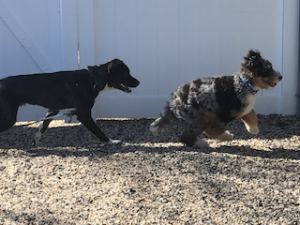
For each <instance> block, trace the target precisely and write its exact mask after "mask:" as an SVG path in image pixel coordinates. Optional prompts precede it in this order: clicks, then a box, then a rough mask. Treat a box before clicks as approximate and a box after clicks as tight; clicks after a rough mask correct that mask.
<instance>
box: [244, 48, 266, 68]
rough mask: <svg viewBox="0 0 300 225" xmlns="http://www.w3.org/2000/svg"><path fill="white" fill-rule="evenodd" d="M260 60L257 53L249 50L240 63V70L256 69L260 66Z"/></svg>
mask: <svg viewBox="0 0 300 225" xmlns="http://www.w3.org/2000/svg"><path fill="white" fill-rule="evenodd" d="M261 59H262V57H261V55H260V52H259V51H254V50H250V51H249V52H248V53H247V55H246V56H245V57H244V60H243V61H242V68H243V69H248V70H250V71H252V68H254V67H255V68H257V67H259V66H260V65H261Z"/></svg>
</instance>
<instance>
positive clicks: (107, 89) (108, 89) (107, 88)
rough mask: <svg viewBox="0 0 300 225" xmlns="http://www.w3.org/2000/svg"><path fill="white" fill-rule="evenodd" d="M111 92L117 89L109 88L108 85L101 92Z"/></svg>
mask: <svg viewBox="0 0 300 225" xmlns="http://www.w3.org/2000/svg"><path fill="white" fill-rule="evenodd" d="M110 90H116V88H114V87H109V86H108V85H107V84H106V85H105V87H104V88H103V89H102V90H101V91H100V92H102V91H110Z"/></svg>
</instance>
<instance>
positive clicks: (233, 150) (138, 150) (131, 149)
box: [0, 145, 300, 160]
mask: <svg viewBox="0 0 300 225" xmlns="http://www.w3.org/2000/svg"><path fill="white" fill-rule="evenodd" d="M185 152H192V153H193V155H195V154H196V155H199V156H201V155H202V154H201V153H203V154H205V155H210V154H211V153H222V155H223V154H229V155H236V156H250V157H258V158H268V159H287V160H290V159H292V160H300V149H299V150H291V149H283V148H274V149H270V150H269V151H264V150H257V149H253V148H251V147H248V146H220V147H217V148H203V149H193V148H189V147H185V146H171V147H144V146H121V145H118V146H94V147H93V146H89V147H88V148H82V147H79V148H77V147H76V148H74V147H40V148H32V149H25V148H24V149H18V150H15V151H14V153H13V154H11V153H10V154H9V155H8V154H5V153H4V152H2V154H1V153H0V158H1V157H24V156H26V157H48V156H59V157H63V158H65V157H82V158H87V159H89V160H93V159H99V158H103V157H108V156H110V155H114V154H117V153H119V154H128V153H134V154H144V153H151V154H153V155H154V154H155V155H156V156H157V155H159V154H161V155H162V156H163V155H166V154H184V153H185ZM198 153H199V154H198ZM212 157H215V155H213V156H212Z"/></svg>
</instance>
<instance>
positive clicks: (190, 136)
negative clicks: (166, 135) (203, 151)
mask: <svg viewBox="0 0 300 225" xmlns="http://www.w3.org/2000/svg"><path fill="white" fill-rule="evenodd" d="M203 131H204V127H203V125H202V124H201V123H200V122H199V123H190V125H189V126H188V127H187V129H186V130H185V131H184V132H183V133H182V135H181V137H180V141H181V142H182V143H184V144H186V146H188V147H193V148H207V147H209V145H208V143H207V142H206V141H205V140H203V139H201V138H199V137H198V136H199V135H200V134H201V133H202V132H203Z"/></svg>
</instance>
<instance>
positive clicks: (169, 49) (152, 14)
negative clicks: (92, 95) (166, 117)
mask: <svg viewBox="0 0 300 225" xmlns="http://www.w3.org/2000/svg"><path fill="white" fill-rule="evenodd" d="M94 4H95V5H94V12H95V49H96V51H95V54H96V58H95V60H96V63H102V62H105V61H108V60H110V59H111V58H115V57H117V58H120V59H122V60H124V62H126V63H127V64H128V65H129V67H130V68H131V71H132V74H133V75H134V76H136V77H137V78H138V79H139V80H140V81H141V84H140V86H139V87H138V88H137V90H134V91H133V93H131V94H130V95H126V94H123V93H120V92H117V91H115V92H113V93H105V94H103V95H102V96H100V98H99V99H98V101H97V103H98V105H97V106H98V107H97V112H98V115H102V116H108V117H118V116H132V117H142V116H150V117H151V116H158V115H159V112H160V111H161V110H162V109H163V105H164V104H165V101H167V100H168V98H169V96H170V93H171V92H172V91H174V90H175V89H176V87H177V86H178V85H180V84H182V83H185V82H188V81H189V80H191V79H195V78H198V77H206V76H217V75H225V74H232V73H234V72H236V71H238V70H239V67H240V62H241V60H242V57H243V56H244V55H245V54H246V52H247V51H248V50H249V49H252V48H253V49H258V50H260V51H261V53H262V55H263V56H264V57H266V58H268V59H269V60H270V61H271V62H272V63H273V66H274V68H276V69H277V70H278V71H280V72H281V73H283V76H284V79H283V82H281V83H280V84H279V85H278V86H277V87H276V88H275V89H274V90H272V91H260V93H259V97H258V100H257V104H256V106H255V109H256V111H257V112H258V113H264V114H265V113H266V114H268V113H283V114H295V113H296V108H295V107H294V105H296V99H295V97H294V94H295V93H296V86H295V85H294V84H296V79H297V70H296V69H295V68H296V67H297V63H296V62H297V55H296V54H297V49H298V47H297V46H298V33H297V32H298V9H299V7H298V4H299V3H298V1H295V0H292V1H284V0H264V1H261V0H251V1H250V0H247V1H240V0H231V1H223V0H214V1H198V0H186V1H180V0H164V1H160V0H151V1H139V0H130V1H129V0H128V1H121V0H115V1H111V0H102V1H95V3H94ZM291 59H292V61H291V62H292V65H290V63H288V62H287V60H289V61H290V60H291ZM285 65H286V66H285ZM291 66H292V68H291ZM284 68H285V69H284ZM288 68H290V69H288ZM283 87H285V91H284V92H283ZM287 92H289V93H287ZM285 94H287V96H288V97H285V96H284V95H285ZM132 109H134V111H133V110H132Z"/></svg>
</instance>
